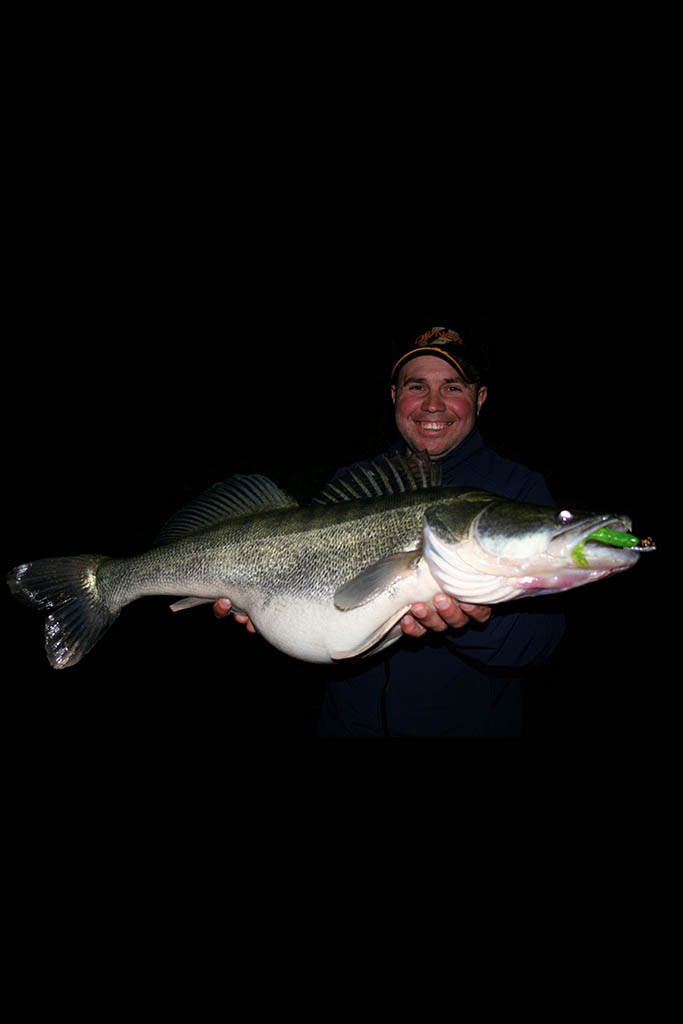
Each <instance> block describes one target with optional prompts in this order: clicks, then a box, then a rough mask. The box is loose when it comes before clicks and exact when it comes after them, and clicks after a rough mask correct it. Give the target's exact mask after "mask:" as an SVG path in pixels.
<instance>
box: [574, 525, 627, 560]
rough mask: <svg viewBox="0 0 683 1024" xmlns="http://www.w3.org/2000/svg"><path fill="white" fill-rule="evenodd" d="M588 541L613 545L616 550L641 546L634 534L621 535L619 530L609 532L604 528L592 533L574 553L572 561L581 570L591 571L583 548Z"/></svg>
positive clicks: (577, 546) (578, 545)
mask: <svg viewBox="0 0 683 1024" xmlns="http://www.w3.org/2000/svg"><path fill="white" fill-rule="evenodd" d="M587 540H597V541H600V542H601V543H602V544H611V545H612V547H615V548H635V547H637V546H638V544H640V539H639V538H638V537H634V536H633V534H632V533H620V532H619V530H608V529H607V527H602V528H601V529H599V530H596V531H595V533H591V535H590V537H586V538H585V539H584V540H582V541H581V543H580V544H577V545H576V547H575V548H574V550H573V551H572V559H573V560H574V564H575V565H578V567H579V568H580V569H589V568H590V566H589V564H588V559H587V558H586V555H585V554H584V550H583V546H584V544H585V543H586V541H587Z"/></svg>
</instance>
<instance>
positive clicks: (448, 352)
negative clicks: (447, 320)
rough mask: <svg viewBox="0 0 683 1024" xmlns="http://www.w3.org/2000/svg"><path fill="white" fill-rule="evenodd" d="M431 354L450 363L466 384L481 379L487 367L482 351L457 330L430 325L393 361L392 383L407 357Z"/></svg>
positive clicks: (412, 357)
mask: <svg viewBox="0 0 683 1024" xmlns="http://www.w3.org/2000/svg"><path fill="white" fill-rule="evenodd" d="M421 355H433V356H438V357H439V358H440V359H445V360H447V362H449V363H451V364H452V365H453V366H455V368H456V369H457V371H458V373H460V374H461V376H462V377H463V379H464V380H465V381H467V383H468V384H473V383H475V382H477V381H479V380H481V376H482V372H485V371H486V369H487V363H488V360H487V359H486V358H485V357H484V353H483V351H480V350H478V349H477V348H475V347H474V346H473V345H467V344H466V343H465V341H464V340H463V338H461V336H460V335H459V334H458V333H457V331H451V330H449V329H448V328H447V327H432V329H431V330H430V331H425V333H424V334H421V335H420V336H419V337H417V338H416V339H415V341H413V342H412V343H411V344H410V345H409V346H408V348H407V351H405V352H404V353H403V354H402V355H401V356H400V357H399V359H398V361H397V362H396V363H395V365H394V368H393V370H392V371H391V380H392V383H393V382H394V381H395V380H396V374H397V373H398V371H399V370H400V368H401V367H402V366H403V364H404V363H406V362H407V361H408V360H409V359H414V358H415V357H416V356H421Z"/></svg>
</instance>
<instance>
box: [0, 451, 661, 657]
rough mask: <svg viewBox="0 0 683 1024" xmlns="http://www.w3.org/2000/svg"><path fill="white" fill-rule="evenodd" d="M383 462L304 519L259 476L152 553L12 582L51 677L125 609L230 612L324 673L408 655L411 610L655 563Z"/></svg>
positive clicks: (623, 523)
mask: <svg viewBox="0 0 683 1024" xmlns="http://www.w3.org/2000/svg"><path fill="white" fill-rule="evenodd" d="M436 484H437V478H436V475H435V468H434V465H433V464H428V465H427V466H426V468H425V464H423V463H419V476H418V475H417V473H416V472H414V471H413V470H412V469H411V468H410V467H409V466H408V464H407V463H406V461H405V460H403V459H401V458H396V459H393V460H389V459H384V460H378V461H377V462H375V463H372V464H371V465H370V466H369V467H368V468H363V469H358V470H356V471H355V472H354V473H353V474H352V476H350V477H348V478H345V479H341V480H337V481H334V482H333V483H332V484H329V485H328V486H327V487H326V488H325V490H324V491H323V492H322V497H321V498H320V500H319V501H316V503H314V504H312V505H310V506H306V507H300V506H299V505H298V504H297V503H296V502H295V501H294V500H293V499H292V498H290V497H289V496H288V495H287V494H285V493H284V492H283V491H281V490H280V489H279V488H278V487H276V485H275V484H273V483H272V482H271V481H270V480H268V479H267V478H266V477H263V476H235V477H231V479H230V480H228V481H226V482H225V483H223V484H217V485H216V486H214V487H213V488H211V490H210V491H208V492H207V493H206V494H204V495H202V496H201V497H200V498H198V499H196V500H195V501H194V502H192V503H191V504H190V505H188V506H187V507H186V508H185V509H183V510H182V511H181V512H180V513H179V514H178V515H177V516H175V517H174V518H173V519H172V520H171V521H170V523H169V524H167V527H166V528H165V530H164V531H162V534H161V535H160V536H159V538H158V543H157V545H156V546H155V547H153V548H152V549H151V550H150V551H147V552H145V553H144V554H141V555H135V556H132V557H130V558H108V557H105V556H102V555H81V556H76V557H70V558H49V559H42V560H39V561H35V562H29V563H26V564H24V565H20V566H17V567H16V568H15V569H13V570H12V571H11V572H10V573H9V575H8V577H7V581H8V584H9V586H10V589H11V590H12V592H13V593H14V594H15V595H16V596H17V597H18V598H19V599H20V600H22V601H24V602H25V603H27V604H29V605H32V606H33V607H36V608H42V609H45V610H46V611H47V613H48V614H47V618H46V622H45V647H46V651H47V656H48V659H49V661H50V664H51V665H52V666H53V667H54V668H59V669H61V668H67V667H69V666H71V665H75V664H76V663H77V662H78V661H80V660H81V658H82V657H83V656H84V655H85V654H86V653H87V652H88V651H89V650H90V649H91V648H92V647H93V646H94V644H95V643H96V642H97V641H98V640H99V638H100V637H101V636H102V634H103V633H104V632H105V630H107V629H108V627H109V626H110V625H111V624H112V623H113V622H114V620H115V619H116V617H117V616H118V614H119V612H120V611H121V609H122V608H123V607H124V606H125V605H127V604H130V602H131V601H135V600H137V598H139V597H143V596H145V595H151V594H169V595H174V596H180V595H183V596H184V595H187V596H184V597H183V600H181V601H179V602H177V603H176V604H174V605H172V606H171V607H172V608H174V609H176V610H177V609H180V608H184V607H190V606H191V605H194V604H201V603H202V602H204V601H214V600H216V599H218V598H219V597H229V598H230V599H231V601H232V602H233V605H234V606H235V608H236V609H239V610H241V611H242V612H243V613H246V614H248V615H249V616H250V617H251V619H252V621H253V622H254V625H255V626H256V628H257V630H258V632H259V633H260V634H261V635H262V636H264V637H265V638H266V640H268V641H269V642H270V643H271V644H273V645H274V646H275V647H277V648H279V649H280V650H281V651H284V652H285V653H287V654H289V655H292V656H293V657H295V658H300V659H302V660H304V661H312V662H333V661H336V660H338V659H343V658H353V657H355V656H356V655H360V654H367V653H372V652H374V651H376V650H379V649H381V648H383V647H385V646H387V645H388V644H389V643H391V642H393V641H394V640H396V639H397V638H398V637H399V636H400V633H401V629H400V624H399V622H400V619H401V617H402V616H403V615H404V614H405V612H406V611H408V609H409V608H410V605H411V604H412V603H413V602H415V601H423V602H425V603H427V604H429V603H430V602H431V599H432V598H433V596H434V595H435V594H436V593H438V592H439V591H444V592H446V593H448V594H451V595H453V596H454V597H456V598H458V599H460V600H462V601H467V602H471V603H475V604H497V603H500V602H502V601H510V600H512V599H514V598H519V597H524V596H528V595H534V594H547V593H558V592H560V591H563V590H568V589H570V588H572V587H577V586H581V585H583V584H585V583H590V582H592V581H594V580H599V579H602V578H603V577H605V576H608V575H610V574H613V573H616V572H620V571H622V570H624V569H628V568H630V567H631V566H633V565H635V563H636V562H637V561H638V558H639V554H640V552H642V551H644V550H652V549H653V547H654V545H653V544H652V542H651V541H649V540H647V541H643V542H640V541H639V540H638V539H637V538H636V537H633V536H632V535H631V533H630V530H631V521H630V519H628V518H627V517H626V516H612V515H595V514H593V513H586V512H572V511H569V510H566V509H565V510H559V509H553V508H549V507H544V506H537V505H528V504H523V503H521V502H517V501H510V500H508V499H505V498H501V497H497V496H496V495H493V494H489V493H487V492H485V491H479V490H474V489H472V488H470V487H439V486H435V485H436Z"/></svg>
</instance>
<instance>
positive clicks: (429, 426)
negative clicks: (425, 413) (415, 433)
mask: <svg viewBox="0 0 683 1024" xmlns="http://www.w3.org/2000/svg"><path fill="white" fill-rule="evenodd" d="M420 426H421V427H422V429H423V430H445V429H446V427H447V426H448V424H447V423H421V424H420Z"/></svg>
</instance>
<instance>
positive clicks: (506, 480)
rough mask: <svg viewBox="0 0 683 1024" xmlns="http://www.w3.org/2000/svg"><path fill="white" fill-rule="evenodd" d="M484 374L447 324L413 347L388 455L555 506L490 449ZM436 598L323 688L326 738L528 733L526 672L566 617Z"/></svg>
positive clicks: (548, 650) (401, 362)
mask: <svg viewBox="0 0 683 1024" xmlns="http://www.w3.org/2000/svg"><path fill="white" fill-rule="evenodd" d="M487 370H488V362H487V360H486V358H485V356H484V353H483V352H482V351H481V349H477V348H476V347H475V346H474V345H471V344H466V343H465V341H464V340H463V338H462V337H461V336H460V335H459V334H458V333H456V332H455V331H453V330H449V329H448V328H446V327H433V328H432V329H431V330H430V331H427V332H426V333H424V334H421V335H420V336H419V337H418V338H417V339H415V341H414V342H412V343H411V344H409V345H408V346H407V347H406V348H405V350H404V351H403V353H402V354H401V356H400V358H399V359H398V360H397V361H396V363H395V365H394V367H393V369H392V371H391V397H392V401H393V403H394V415H395V421H396V427H397V430H398V433H399V434H400V436H401V442H400V443H399V444H398V445H396V446H395V447H394V448H392V449H391V450H390V452H389V453H387V454H391V453H392V452H396V451H402V452H403V453H405V452H406V449H407V452H408V453H410V452H413V453H419V452H424V451H425V450H426V451H427V452H428V453H429V455H430V456H431V458H432V459H435V460H438V461H439V463H440V465H441V470H442V482H443V484H445V485H467V486H471V487H474V488H479V489H481V490H486V491H492V492H493V493H495V494H501V495H503V496H504V497H508V498H515V499H517V500H518V501H528V502H532V503H535V504H539V505H552V504H553V501H552V498H551V495H550V493H549V492H548V489H547V487H546V485H545V481H544V480H543V477H541V476H540V474H538V473H534V472H532V471H530V470H528V469H526V468H525V467H524V466H521V465H519V464H517V463H514V462H510V461H509V460H507V459H504V458H502V457H501V456H500V455H497V454H496V453H495V452H494V451H492V450H491V449H490V448H488V447H486V445H485V444H484V441H483V439H482V436H481V434H480V433H479V430H478V429H477V419H478V416H479V413H480V412H481V409H482V407H483V405H484V402H485V401H486V399H487V397H488V387H487V384H486V383H485V381H486V374H487ZM369 461H370V460H369ZM346 472H347V470H341V471H340V473H339V474H338V475H340V476H341V475H344V474H345V473H346ZM433 604H434V605H435V607H431V606H428V605H423V604H414V605H413V606H412V608H411V614H409V615H406V616H404V618H403V620H402V622H401V628H402V630H403V632H404V633H405V634H406V635H405V637H404V638H403V639H402V640H401V641H400V642H399V643H396V644H393V645H392V646H391V647H389V648H387V650H386V651H385V652H383V653H382V654H381V655H379V656H376V657H374V658H369V659H368V660H367V662H364V661H363V660H362V659H361V660H359V661H358V662H356V663H355V664H354V665H351V666H349V665H345V666H343V667H342V668H340V672H343V673H344V675H343V678H339V679H336V680H334V681H330V682H329V683H328V685H327V687H326V690H325V697H324V702H323V708H322V713H321V718H320V724H319V727H318V735H319V736H519V735H520V734H521V731H522V700H521V682H522V677H523V675H524V673H525V672H527V671H528V670H529V669H531V668H534V667H536V666H537V665H540V664H541V663H542V662H543V661H544V660H546V659H547V658H548V657H549V656H550V655H551V654H552V652H553V651H554V650H555V648H556V646H557V644H558V643H559V641H560V639H561V637H562V634H563V632H564V618H563V615H562V613H561V612H560V611H559V609H558V611H556V612H554V613H553V612H551V613H550V614H545V613H542V612H540V611H537V610H535V608H534V602H525V601H522V602H516V603H509V604H505V605H496V606H495V608H494V609H492V608H490V607H485V606H482V605H468V604H464V603H462V602H458V601H456V600H454V599H453V598H451V597H449V596H447V595H446V594H436V595H435V596H434V599H433ZM536 607H538V605H537V606H536Z"/></svg>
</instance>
